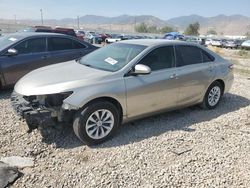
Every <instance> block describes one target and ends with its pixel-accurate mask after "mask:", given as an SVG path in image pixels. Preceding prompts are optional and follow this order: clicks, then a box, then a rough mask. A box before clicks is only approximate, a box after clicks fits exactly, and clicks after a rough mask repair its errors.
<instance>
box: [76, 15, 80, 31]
mask: <svg viewBox="0 0 250 188" xmlns="http://www.w3.org/2000/svg"><path fill="white" fill-rule="evenodd" d="M77 28H78V29H80V19H79V16H77Z"/></svg>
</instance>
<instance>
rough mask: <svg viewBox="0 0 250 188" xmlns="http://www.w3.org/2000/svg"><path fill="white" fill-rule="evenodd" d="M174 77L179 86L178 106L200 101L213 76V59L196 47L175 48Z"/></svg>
mask: <svg viewBox="0 0 250 188" xmlns="http://www.w3.org/2000/svg"><path fill="white" fill-rule="evenodd" d="M176 65H177V71H176V76H177V79H178V82H179V86H180V93H179V96H178V106H183V105H190V104H194V103H197V102H198V101H200V100H201V99H202V97H203V95H204V92H205V91H206V89H207V87H208V85H209V83H211V81H212V80H213V78H214V76H215V70H214V67H213V57H212V56H211V55H210V54H208V53H207V52H205V51H204V50H202V49H201V48H199V47H196V46H188V45H178V46H176Z"/></svg>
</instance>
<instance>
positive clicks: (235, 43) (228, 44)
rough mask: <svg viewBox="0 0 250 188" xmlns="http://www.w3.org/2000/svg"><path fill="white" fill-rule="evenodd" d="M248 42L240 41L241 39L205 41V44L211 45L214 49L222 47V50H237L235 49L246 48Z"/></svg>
mask: <svg viewBox="0 0 250 188" xmlns="http://www.w3.org/2000/svg"><path fill="white" fill-rule="evenodd" d="M249 42H250V41H247V40H241V39H235V40H233V39H206V42H205V44H206V45H212V46H216V47H222V48H231V49H237V48H248V47H250V46H249Z"/></svg>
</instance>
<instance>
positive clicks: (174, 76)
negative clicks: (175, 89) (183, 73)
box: [170, 74, 178, 79]
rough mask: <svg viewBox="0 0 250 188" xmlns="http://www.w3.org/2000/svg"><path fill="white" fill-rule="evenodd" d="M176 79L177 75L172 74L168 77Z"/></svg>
mask: <svg viewBox="0 0 250 188" xmlns="http://www.w3.org/2000/svg"><path fill="white" fill-rule="evenodd" d="M177 78H178V76H177V74H173V75H171V76H170V79H177Z"/></svg>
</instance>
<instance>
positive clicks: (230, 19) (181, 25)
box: [0, 15, 250, 35]
mask: <svg viewBox="0 0 250 188" xmlns="http://www.w3.org/2000/svg"><path fill="white" fill-rule="evenodd" d="M4 21H5V22H6V20H3V19H0V23H3V22H4ZM18 22H19V23H22V24H28V25H31V24H32V25H34V24H35V25H39V24H40V23H41V21H40V20H18ZM77 22H78V21H77V19H76V18H64V19H61V20H56V19H46V20H44V23H45V24H46V25H51V26H67V27H76V26H77ZM142 22H144V23H146V24H147V25H151V26H153V25H154V26H157V27H159V28H160V27H163V26H166V25H167V26H171V27H173V28H176V29H177V30H178V31H180V32H182V31H184V30H185V28H186V27H187V26H188V25H189V24H190V23H194V22H199V23H200V26H201V27H200V33H201V34H205V33H206V32H207V31H208V30H210V29H213V30H215V31H216V32H217V33H218V34H224V35H244V34H245V33H246V32H250V17H246V16H242V15H231V16H226V15H218V16H215V17H203V16H199V15H189V16H180V17H175V18H171V19H168V20H163V19H160V18H158V17H155V16H151V15H141V16H130V15H121V16H117V17H105V16H97V15H85V16H82V17H79V24H80V27H83V28H91V29H92V28H95V29H103V30H120V31H126V32H133V31H134V26H135V25H138V24H140V23H142Z"/></svg>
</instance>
